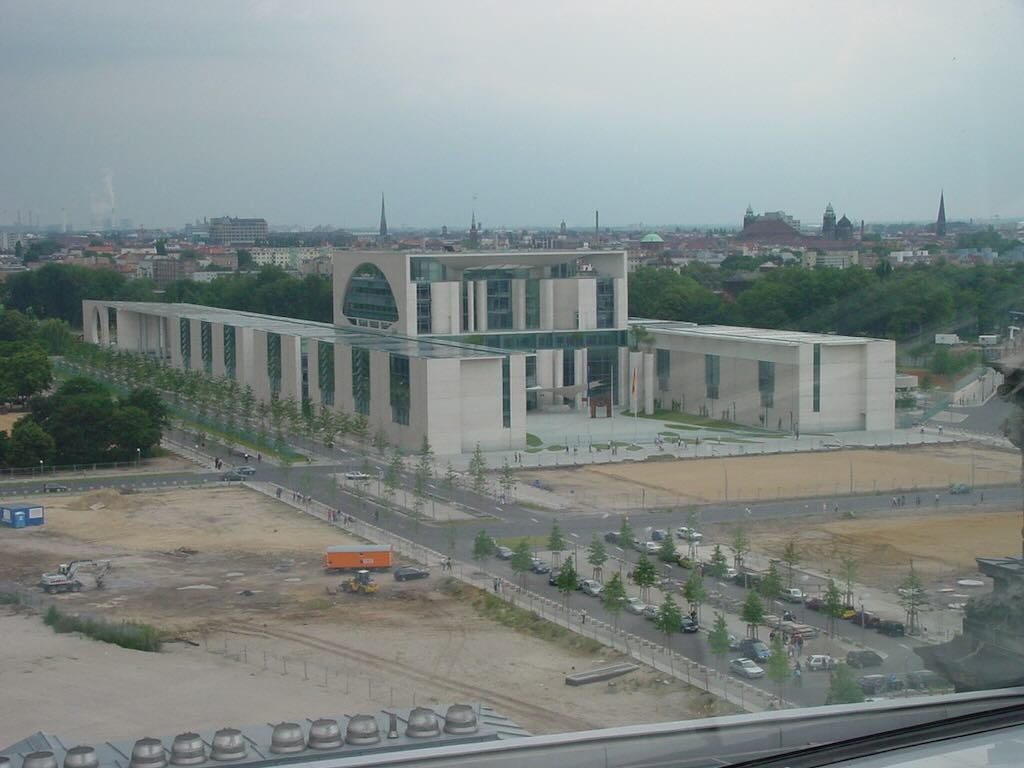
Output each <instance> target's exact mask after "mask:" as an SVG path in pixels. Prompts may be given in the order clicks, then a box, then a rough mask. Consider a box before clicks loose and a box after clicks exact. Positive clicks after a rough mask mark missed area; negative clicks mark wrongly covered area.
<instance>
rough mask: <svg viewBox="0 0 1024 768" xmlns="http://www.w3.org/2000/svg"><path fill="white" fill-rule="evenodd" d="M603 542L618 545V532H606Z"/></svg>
mask: <svg viewBox="0 0 1024 768" xmlns="http://www.w3.org/2000/svg"><path fill="white" fill-rule="evenodd" d="M604 540H605V541H607V542H608V543H609V544H618V543H619V532H618V531H608V533H606V534H605V535H604Z"/></svg>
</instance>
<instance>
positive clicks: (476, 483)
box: [469, 443, 487, 495]
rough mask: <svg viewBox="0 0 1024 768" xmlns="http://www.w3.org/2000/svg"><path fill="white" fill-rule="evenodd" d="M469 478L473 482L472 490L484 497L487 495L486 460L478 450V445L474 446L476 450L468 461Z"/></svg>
mask: <svg viewBox="0 0 1024 768" xmlns="http://www.w3.org/2000/svg"><path fill="white" fill-rule="evenodd" d="M469 477H470V479H471V480H472V482H473V490H474V491H475V492H476V493H478V494H480V495H484V494H486V493H487V459H485V458H484V452H483V451H482V450H481V449H480V443H477V444H476V450H474V451H473V455H472V456H471V457H470V459H469Z"/></svg>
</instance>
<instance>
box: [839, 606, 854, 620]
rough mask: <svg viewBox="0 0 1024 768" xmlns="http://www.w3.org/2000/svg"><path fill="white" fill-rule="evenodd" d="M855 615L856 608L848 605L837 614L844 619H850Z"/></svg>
mask: <svg viewBox="0 0 1024 768" xmlns="http://www.w3.org/2000/svg"><path fill="white" fill-rule="evenodd" d="M856 615H857V609H856V608H853V607H852V606H849V605H848V606H846V607H845V608H843V610H842V612H841V613H840V614H839V618H840V619H844V620H846V621H849V620H850V619H852V618H853V617H854V616H856Z"/></svg>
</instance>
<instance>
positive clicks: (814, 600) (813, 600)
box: [804, 597, 822, 611]
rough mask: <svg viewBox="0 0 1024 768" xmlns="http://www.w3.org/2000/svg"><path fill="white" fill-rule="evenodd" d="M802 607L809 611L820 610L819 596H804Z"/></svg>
mask: <svg viewBox="0 0 1024 768" xmlns="http://www.w3.org/2000/svg"><path fill="white" fill-rule="evenodd" d="M804 608H806V609H807V610H809V611H820V610H821V608H822V603H821V598H818V597H806V598H804Z"/></svg>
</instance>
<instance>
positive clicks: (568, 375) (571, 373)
mask: <svg viewBox="0 0 1024 768" xmlns="http://www.w3.org/2000/svg"><path fill="white" fill-rule="evenodd" d="M575 383H576V350H574V349H563V350H562V386H563V387H571V386H572V385H573V384H575Z"/></svg>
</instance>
